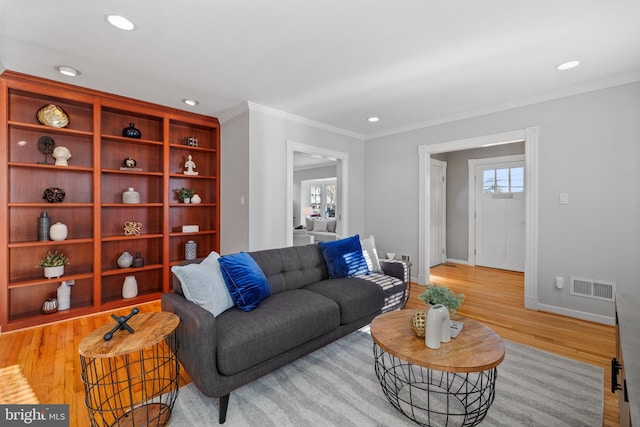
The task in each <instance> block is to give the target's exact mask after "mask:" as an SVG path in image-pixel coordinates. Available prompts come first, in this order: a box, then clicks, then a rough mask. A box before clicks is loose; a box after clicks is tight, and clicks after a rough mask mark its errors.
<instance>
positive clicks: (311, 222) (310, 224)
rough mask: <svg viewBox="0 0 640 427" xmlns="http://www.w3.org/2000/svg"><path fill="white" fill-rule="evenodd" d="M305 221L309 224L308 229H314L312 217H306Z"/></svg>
mask: <svg viewBox="0 0 640 427" xmlns="http://www.w3.org/2000/svg"><path fill="white" fill-rule="evenodd" d="M304 223H305V225H306V226H307V231H313V220H312V219H311V218H305V219H304Z"/></svg>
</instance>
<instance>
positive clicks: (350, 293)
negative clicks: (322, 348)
mask: <svg viewBox="0 0 640 427" xmlns="http://www.w3.org/2000/svg"><path fill="white" fill-rule="evenodd" d="M364 277H366V276H364ZM304 289H306V290H309V291H312V292H316V293H318V294H320V295H323V296H325V297H327V298H329V299H331V300H333V301H335V302H336V303H337V304H338V306H339V307H340V324H342V325H346V324H347V323H351V322H354V321H356V320H359V319H362V318H364V317H366V316H370V315H373V314H377V313H380V312H381V311H380V309H381V307H382V306H383V304H384V300H385V294H384V292H383V290H382V288H381V287H380V286H378V285H377V284H375V283H372V282H368V281H366V280H361V279H360V278H358V277H347V278H341V279H330V280H323V281H321V282H316V283H312V284H310V285H307V286H305V287H304Z"/></svg>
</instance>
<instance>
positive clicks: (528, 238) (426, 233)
mask: <svg viewBox="0 0 640 427" xmlns="http://www.w3.org/2000/svg"><path fill="white" fill-rule="evenodd" d="M538 132H539V129H538V127H530V128H526V129H522V130H516V131H512V132H505V133H501V134H495V135H487V136H482V137H477V138H470V139H464V140H456V141H450V142H445V143H440V144H432V145H421V146H419V147H418V151H419V183H418V187H419V192H418V194H419V196H418V197H419V213H418V216H419V223H418V252H419V256H418V282H419V283H421V284H427V283H429V270H430V259H431V255H430V244H429V243H430V241H431V230H430V226H429V224H430V212H431V182H430V181H431V155H432V154H437V153H446V152H452V151H459V150H467V149H471V148H479V147H488V146H492V145H498V144H507V143H513V142H520V141H524V145H525V176H524V179H525V181H526V182H527V187H528V191H527V192H526V193H525V265H524V274H525V280H524V282H525V283H524V287H525V295H524V306H525V307H526V308H530V309H534V310H536V309H537V308H538V289H537V267H538V260H537V253H538V239H537V236H538V231H537V229H538V201H537V157H538Z"/></svg>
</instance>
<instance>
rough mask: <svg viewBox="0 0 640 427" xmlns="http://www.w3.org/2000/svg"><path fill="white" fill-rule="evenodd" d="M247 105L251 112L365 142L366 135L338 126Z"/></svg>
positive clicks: (249, 102)
mask: <svg viewBox="0 0 640 427" xmlns="http://www.w3.org/2000/svg"><path fill="white" fill-rule="evenodd" d="M247 105H248V107H249V111H256V112H259V113H263V114H267V115H269V116H274V117H279V118H281V119H285V120H289V121H292V122H295V123H299V124H302V125H306V126H311V127H315V128H318V129H321V130H325V131H327V132H331V133H335V134H338V135H343V136H348V137H350V138H355V139H359V140H361V141H362V140H364V139H365V137H364V135H362V134H360V133H356V132H352V131H349V130H346V129H342V128H339V127H337V126H331V125H328V124H326V123H322V122H317V121H315V120H311V119H307V118H306V117H302V116H297V115H295V114H291V113H287V112H286V111H282V110H277V109H275V108H271V107H267V106H265V105H260V104H256V103H255V102H251V101H248V102H247Z"/></svg>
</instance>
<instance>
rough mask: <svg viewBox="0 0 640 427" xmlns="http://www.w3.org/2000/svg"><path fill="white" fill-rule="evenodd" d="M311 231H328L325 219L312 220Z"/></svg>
mask: <svg viewBox="0 0 640 427" xmlns="http://www.w3.org/2000/svg"><path fill="white" fill-rule="evenodd" d="M313 231H329V230H327V221H325V220H324V219H317V220H315V221H313Z"/></svg>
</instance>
